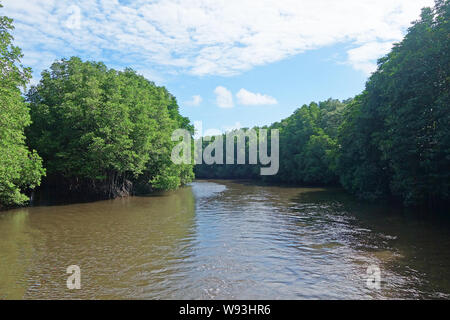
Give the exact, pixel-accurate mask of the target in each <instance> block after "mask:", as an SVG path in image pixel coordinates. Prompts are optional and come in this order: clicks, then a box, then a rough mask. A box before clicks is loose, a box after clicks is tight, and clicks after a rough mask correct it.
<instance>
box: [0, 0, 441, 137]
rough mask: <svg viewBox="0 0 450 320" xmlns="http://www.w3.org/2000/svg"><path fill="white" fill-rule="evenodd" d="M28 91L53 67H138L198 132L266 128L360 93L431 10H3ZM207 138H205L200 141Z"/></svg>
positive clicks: (11, 4)
mask: <svg viewBox="0 0 450 320" xmlns="http://www.w3.org/2000/svg"><path fill="white" fill-rule="evenodd" d="M2 3H3V5H4V8H3V9H1V11H0V12H1V14H2V15H7V16H9V17H12V18H14V20H15V26H16V30H15V31H14V36H15V40H16V44H17V45H19V46H20V47H21V48H22V49H23V52H24V55H25V57H24V60H23V63H24V64H25V65H27V66H31V67H32V68H33V71H34V73H33V80H32V83H37V82H38V81H39V77H40V72H41V71H42V70H44V69H46V68H48V67H49V66H50V64H51V63H52V62H53V61H55V60H56V59H60V58H63V57H70V56H80V57H81V58H83V59H89V60H96V61H103V62H105V63H106V64H107V65H108V66H109V67H112V68H116V69H123V68H124V67H132V68H134V69H135V70H137V71H138V72H139V73H140V74H143V75H144V76H145V77H146V78H148V79H150V80H152V81H154V82H155V83H156V84H158V85H164V86H166V87H167V88H168V90H169V91H170V92H171V93H173V94H174V95H175V96H176V97H177V99H178V103H179V105H180V109H181V113H182V114H183V115H185V116H188V117H189V118H190V119H191V121H192V122H194V121H202V122H203V129H204V130H205V129H210V128H214V129H217V130H220V131H223V130H226V129H230V128H235V127H251V126H254V125H264V124H270V123H272V122H275V121H279V120H280V119H282V118H285V117H287V116H289V115H290V114H291V113H292V112H293V111H294V110H295V109H296V108H298V107H299V106H301V105H303V104H305V103H309V102H311V101H321V100H325V99H327V98H329V97H333V98H339V99H346V98H349V97H352V96H354V95H355V94H357V93H359V92H361V91H362V90H363V88H364V84H365V81H366V80H367V78H368V76H369V75H370V73H371V72H372V71H373V70H374V69H375V67H376V60H377V58H379V57H381V56H383V55H384V54H386V53H387V52H389V50H390V48H391V47H392V44H393V43H395V42H398V41H400V40H401V39H402V37H403V35H404V34H405V33H406V30H407V28H408V27H409V25H410V22H411V21H413V20H415V19H417V18H418V17H419V14H420V9H421V8H422V7H424V6H431V5H432V4H433V1H432V0H376V1H375V0H341V1H335V0H277V1H273V0H257V1H256V0H183V1H181V0H152V1H146V0H135V1H119V0H96V1H94V0H89V1H88V0H79V1H69V0H45V1H38V0H3V1H2ZM203 133H204V132H203Z"/></svg>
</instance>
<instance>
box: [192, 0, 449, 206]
mask: <svg viewBox="0 0 450 320" xmlns="http://www.w3.org/2000/svg"><path fill="white" fill-rule="evenodd" d="M449 15H450V2H449V1H448V0H445V1H444V0H439V1H436V5H435V7H434V8H433V9H431V8H425V9H423V11H422V15H421V19H420V20H419V21H417V22H415V23H414V24H413V26H412V27H411V28H410V29H409V30H408V33H407V35H406V36H405V38H404V40H403V41H402V42H401V43H398V44H396V45H395V46H394V48H393V49H392V51H391V52H390V53H389V54H388V55H387V56H385V57H384V58H382V59H380V60H379V65H378V70H377V71H376V72H375V73H373V75H372V76H371V77H370V79H369V81H368V82H367V84H366V89H365V91H364V92H363V93H362V94H360V95H358V96H357V97H355V98H354V99H351V100H348V101H344V102H339V101H337V100H331V99H330V100H328V101H325V102H321V103H319V104H316V103H311V104H310V105H309V106H306V105H305V106H303V107H301V108H299V109H298V110H296V111H295V112H294V114H293V115H291V116H290V117H288V118H287V119H284V120H282V121H281V122H279V123H274V124H273V125H271V126H270V127H269V128H276V129H279V130H280V171H279V173H278V174H277V175H276V176H272V177H263V179H268V180H275V181H279V182H286V183H295V184H321V185H327V184H335V183H337V182H340V183H341V184H342V186H343V187H344V188H346V189H347V190H349V191H350V192H352V193H353V194H355V195H357V196H358V197H360V198H363V199H368V200H377V199H383V198H388V197H394V198H397V199H400V200H401V201H403V202H404V203H405V204H406V205H423V204H427V205H433V204H436V203H443V202H448V201H449V198H450V194H449V192H450V189H449V187H450V97H449V94H450V85H449V80H450V75H449V70H450V58H449V52H450V46H449V43H450V36H449V35H450V24H449ZM254 167H255V166H250V165H239V166H236V165H227V166H226V165H223V166H219V165H215V166H209V168H208V166H205V165H197V166H196V169H195V170H196V174H197V175H198V176H199V177H203V178H205V177H212V178H229V177H232V178H256V177H259V176H258V174H257V172H258V171H257V170H255V168H254Z"/></svg>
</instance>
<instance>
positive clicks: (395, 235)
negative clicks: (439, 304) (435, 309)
mask: <svg viewBox="0 0 450 320" xmlns="http://www.w3.org/2000/svg"><path fill="white" fill-rule="evenodd" d="M449 225H450V224H449V222H448V220H447V219H446V218H445V217H440V216H437V215H434V214H431V213H428V214H427V213H425V214H424V213H422V214H418V213H411V212H408V211H406V210H403V209H399V208H393V207H389V206H385V205H382V204H379V205H368V204H363V203H359V202H357V201H355V200H354V199H353V198H352V197H350V196H349V195H347V194H345V193H344V192H342V191H340V190H335V189H321V188H293V187H275V186H263V185H255V184H252V183H248V182H232V181H221V180H219V181H196V182H194V183H192V184H190V185H189V186H186V187H183V188H181V189H179V190H176V191H171V192H161V193H156V194H152V195H150V196H145V197H128V198H120V199H115V200H108V201H98V202H92V203H81V204H69V205H51V206H50V205H47V206H45V205H41V206H35V207H27V208H21V209H14V210H9V211H6V212H1V213H0V298H1V299H22V298H23V299H72V298H73V299H393V298H400V299H404V298H412V299H416V298H421V299H422V298H446V299H448V298H450V250H449V249H450V232H449V230H450V229H449ZM70 265H77V266H79V267H80V271H81V289H79V290H77V289H74V290H69V289H68V288H67V286H66V280H67V278H68V276H69V274H67V273H66V269H67V267H68V266H70ZM368 268H371V269H370V270H371V271H373V270H377V269H376V268H378V270H379V279H380V288H379V289H377V288H374V286H371V285H370V284H369V286H368V284H367V278H368V274H367V269H368ZM374 268H375V269H374Z"/></svg>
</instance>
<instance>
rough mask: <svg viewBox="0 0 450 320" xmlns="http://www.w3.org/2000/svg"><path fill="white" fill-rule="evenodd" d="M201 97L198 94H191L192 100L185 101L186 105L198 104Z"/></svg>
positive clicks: (200, 101)
mask: <svg viewBox="0 0 450 320" xmlns="http://www.w3.org/2000/svg"><path fill="white" fill-rule="evenodd" d="M202 101H203V99H202V97H201V96H200V95H195V96H192V100H190V101H188V102H186V104H187V105H188V106H199V105H200V103H202Z"/></svg>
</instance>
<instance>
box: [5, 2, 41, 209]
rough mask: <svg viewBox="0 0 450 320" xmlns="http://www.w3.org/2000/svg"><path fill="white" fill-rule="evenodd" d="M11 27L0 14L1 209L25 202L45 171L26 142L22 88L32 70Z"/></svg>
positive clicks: (7, 19) (7, 20) (25, 117)
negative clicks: (26, 64)
mask: <svg viewBox="0 0 450 320" xmlns="http://www.w3.org/2000/svg"><path fill="white" fill-rule="evenodd" d="M0 7H1V5H0ZM12 29H13V25H12V20H11V19H9V18H7V17H4V16H0V208H2V207H7V206H13V205H19V204H23V203H25V202H26V201H27V200H28V197H27V196H26V195H25V194H24V191H26V189H29V188H34V187H35V186H37V185H39V183H40V180H41V176H42V175H43V174H44V170H43V169H42V160H41V159H40V158H39V156H38V155H37V153H36V152H35V151H32V152H30V151H29V150H28V148H27V147H26V145H25V135H24V128H25V127H26V126H28V125H29V124H30V114H29V109H28V106H27V105H26V104H25V101H24V99H23V97H22V94H21V88H24V87H25V85H26V84H27V83H28V81H29V79H30V69H28V68H24V67H23V66H22V65H21V64H20V59H21V58H22V53H21V50H20V49H19V48H18V47H16V46H14V45H13V37H12V36H11V34H10V31H11V30H12Z"/></svg>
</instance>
